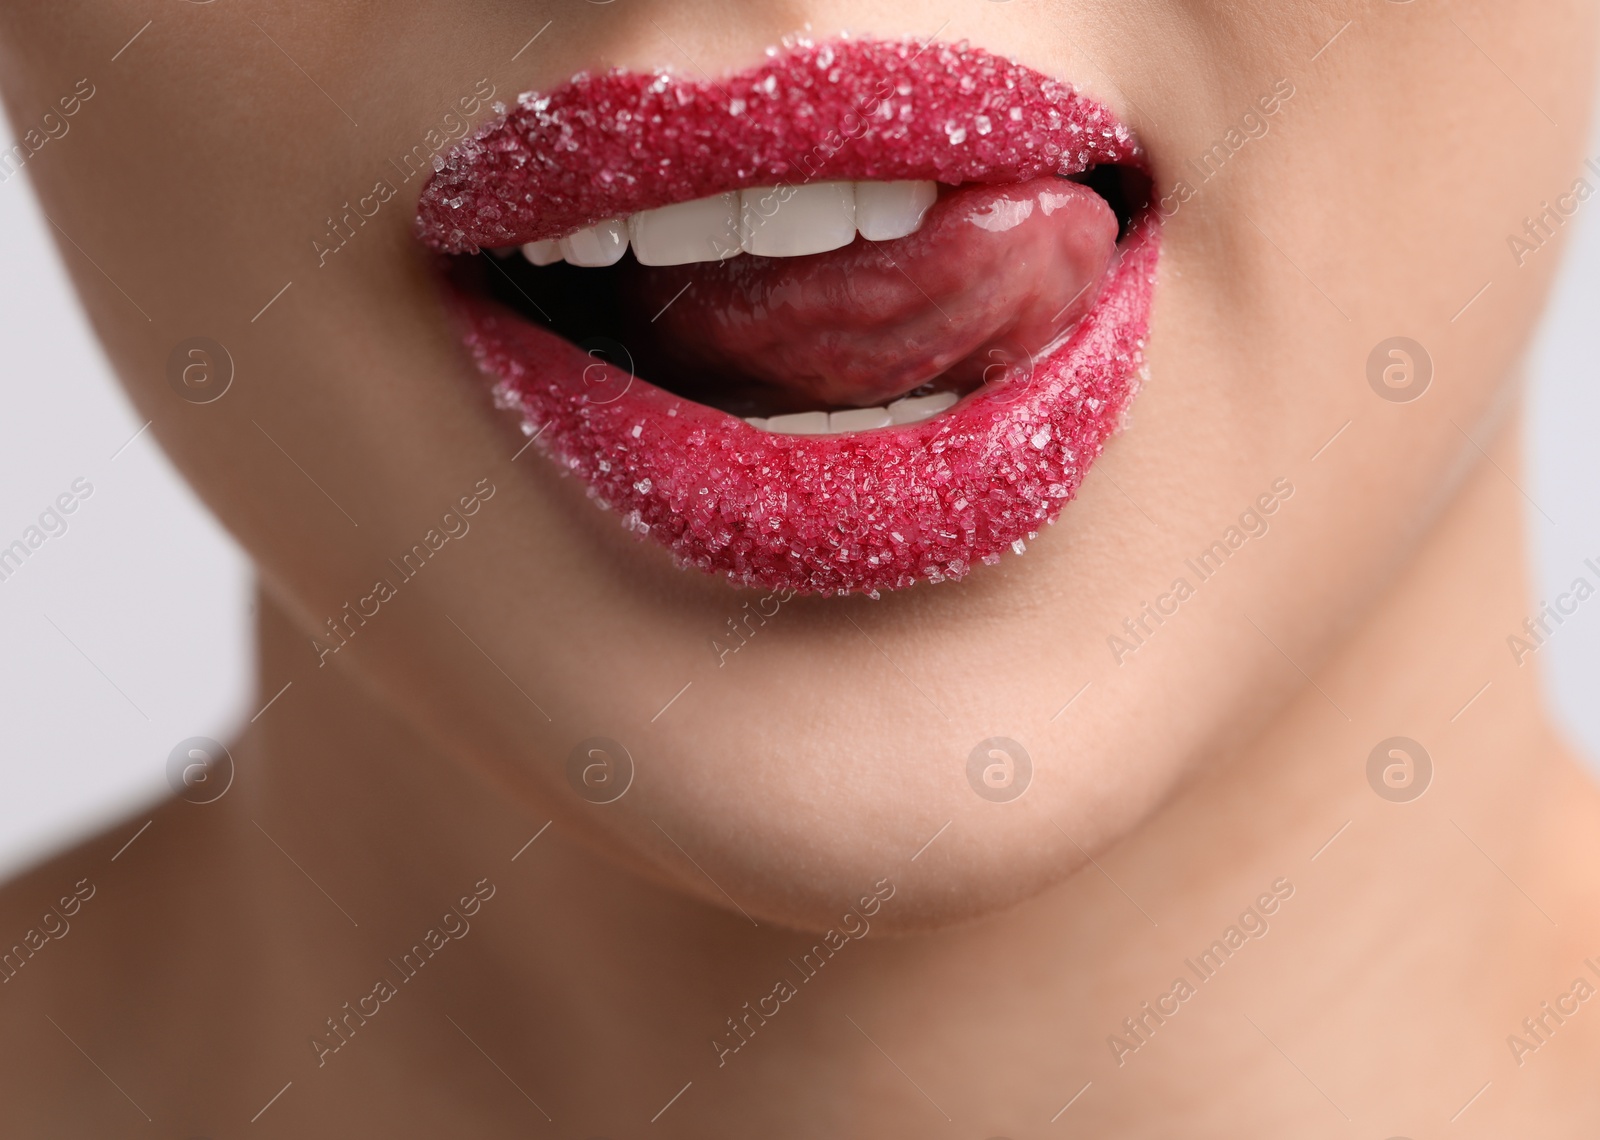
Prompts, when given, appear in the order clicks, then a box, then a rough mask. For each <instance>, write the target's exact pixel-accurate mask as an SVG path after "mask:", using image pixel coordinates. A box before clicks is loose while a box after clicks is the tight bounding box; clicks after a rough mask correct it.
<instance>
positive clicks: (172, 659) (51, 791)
mask: <svg viewBox="0 0 1600 1140" xmlns="http://www.w3.org/2000/svg"><path fill="white" fill-rule="evenodd" d="M1589 154H1590V155H1592V156H1600V132H1596V135H1595V137H1594V138H1593V139H1592V140H1591V144H1590V147H1589ZM1597 215H1600V198H1596V199H1593V200H1591V201H1590V202H1589V203H1587V204H1586V205H1585V206H1584V207H1583V208H1582V209H1581V210H1580V212H1579V214H1578V216H1577V217H1576V219H1575V221H1574V222H1573V223H1571V224H1570V225H1569V228H1575V229H1576V232H1575V233H1573V234H1572V235H1571V238H1572V239H1574V240H1573V241H1572V244H1571V246H1570V247H1569V249H1568V251H1567V255H1566V262H1565V266H1564V269H1563V273H1562V280H1561V284H1560V286H1559V288H1558V292H1557V295H1556V298H1555V302H1554V304H1553V306H1552V307H1551V309H1550V311H1549V313H1548V315H1547V317H1546V321H1545V326H1544V328H1543V331H1542V333H1541V336H1540V339H1539V342H1538V345H1537V348H1536V350H1535V352H1534V354H1533V357H1532V359H1531V362H1530V364H1531V381H1532V385H1533V392H1532V402H1531V413H1532V414H1531V417H1530V422H1529V435H1530V437H1531V438H1530V441H1529V442H1530V447H1529V460H1528V470H1527V471H1525V472H1520V473H1515V474H1516V476H1517V478H1518V481H1519V482H1520V483H1521V485H1522V487H1523V489H1524V491H1525V492H1526V493H1527V494H1528V495H1529V497H1530V498H1532V499H1533V500H1534V502H1536V503H1537V504H1538V505H1539V508H1540V510H1542V511H1543V513H1544V514H1546V515H1548V516H1549V518H1550V520H1552V521H1546V520H1545V519H1544V518H1543V517H1541V515H1540V513H1539V511H1534V510H1530V511H1529V520H1530V521H1529V528H1530V535H1531V538H1532V541H1533V549H1534V551H1535V555H1536V559H1537V563H1538V565H1537V574H1538V581H1537V589H1538V591H1539V597H1540V598H1543V597H1554V596H1555V594H1557V593H1559V592H1560V591H1561V590H1563V589H1565V587H1566V586H1567V584H1569V583H1570V582H1571V581H1572V579H1573V578H1574V577H1575V576H1577V575H1578V574H1579V573H1580V572H1582V562H1583V559H1584V558H1586V557H1595V558H1596V561H1597V562H1600V494H1597V493H1596V492H1597V490H1600V442H1597V436H1600V389H1597V386H1596V384H1595V376H1596V372H1597V370H1600V367H1597V362H1600V332H1597V329H1596V314H1597V313H1600V216H1597ZM0 250H3V251H4V254H5V256H4V260H3V261H0V346H3V348H4V355H3V358H0V359H4V361H5V365H4V376H5V389H4V399H3V402H0V408H3V414H0V546H3V545H6V544H8V543H10V541H11V540H12V539H14V538H16V537H18V536H19V535H20V534H21V532H22V530H23V528H25V527H27V526H28V525H30V524H31V523H33V522H34V521H35V519H36V517H37V516H38V514H39V512H40V511H41V510H43V509H44V508H45V507H46V506H48V505H49V504H50V502H51V501H52V500H53V499H54V498H55V497H56V496H57V495H58V494H60V493H61V492H63V491H65V490H66V489H67V488H68V486H69V485H70V484H71V483H72V481H73V480H74V479H76V478H79V477H82V478H86V479H88V480H89V482H90V483H92V484H93V486H94V492H93V494H92V495H91V496H90V497H89V499H88V500H87V501H86V502H84V503H83V504H82V505H81V506H80V507H79V509H78V510H77V512H76V513H75V514H74V515H73V516H72V517H71V520H70V521H71V524H72V525H71V529H70V530H69V531H68V532H67V533H66V534H65V535H63V536H61V537H59V538H54V539H51V540H50V541H49V542H47V543H46V544H45V545H44V546H43V547H42V548H40V549H39V550H38V551H37V552H36V553H35V554H34V556H33V557H32V558H30V559H29V560H28V561H27V562H26V563H25V564H24V565H23V567H22V569H21V571H20V572H18V573H17V574H16V575H15V576H14V577H12V578H11V579H9V580H7V581H5V582H0V876H4V875H7V874H9V873H11V872H13V871H15V870H17V869H20V868H21V867H23V866H25V865H27V864H29V863H31V862H33V861H35V860H37V859H38V858H40V857H41V856H42V855H43V854H45V853H47V852H49V851H50V850H52V849H53V848H55V847H57V846H58V845H60V844H62V843H64V842H66V841H67V840H69V839H70V838H71V837H72V836H74V835H76V834H79V833H81V832H84V831H87V830H90V829H92V828H94V827H95V826H96V825H97V824H100V823H102V822H105V821H109V820H111V819H114V818H116V817H117V816H119V815H122V814H123V813H125V812H128V811H131V810H132V809H133V808H135V807H136V806H137V805H139V804H140V803H142V802H147V801H150V800H153V799H155V798H157V797H159V796H161V795H163V794H165V793H166V777H165V769H166V759H167V754H168V752H169V751H170V750H171V749H172V747H173V745H174V744H176V743H177V742H178V741H180V740H182V739H184V738H186V737H190V736H212V737H216V738H218V739H222V740H226V739H228V737H229V736H230V734H231V733H232V732H233V731H234V730H235V729H236V728H237V727H238V726H239V725H240V724H242V723H243V722H244V721H245V720H246V719H247V718H248V717H249V716H250V715H252V713H254V712H255V711H256V710H255V709H254V708H253V707H251V706H252V704H253V701H254V693H253V684H254V678H253V676H252V671H251V662H250V636H251V631H250V622H251V614H250V607H251V604H252V599H251V594H250V577H249V574H250V571H249V565H248V563H247V561H246V560H245V558H244V556H243V554H242V553H241V552H240V550H239V549H238V548H237V547H236V546H235V545H234V544H233V542H232V540H231V539H230V538H229V537H228V536H227V535H226V534H225V533H224V532H223V531H222V529H221V528H220V527H219V526H218V525H217V523H216V522H215V521H214V520H213V519H212V518H211V516H210V515H208V514H207V513H206V512H205V510H204V509H203V508H202V507H201V506H200V504H199V501H198V500H197V499H196V498H195V496H194V494H193V493H192V492H191V491H190V490H189V489H188V488H187V487H186V486H185V485H184V484H183V482H182V481H181V480H180V479H179V478H178V476H177V475H176V473H175V472H174V471H173V469H172V467H171V465H170V464H168V462H167V461H166V459H165V457H164V456H163V455H162V454H161V452H160V450H159V449H158V448H157V447H156V445H155V441H154V440H153V438H152V437H151V434H150V432H148V431H146V432H144V433H143V434H142V435H138V436H137V438H135V435H136V433H138V432H139V431H140V427H141V424H142V423H143V422H144V421H143V419H142V418H141V417H139V416H137V415H136V414H135V412H134V410H133V408H132V407H131V405H130V404H129V403H128V401H127V399H126V398H125V397H124V396H123V395H122V393H121V391H120V389H119V388H118V387H117V385H116V383H115V381H114V380H113V379H112V377H111V374H110V371H109V369H108V367H107V365H106V361H105V358H104V356H103V355H102V353H101V351H100V347H99V344H98V343H97V342H96V341H95V339H94V337H93V335H92V333H91V331H90V329H89V327H88V324H87V322H86V321H85V319H84V316H83V313H82V311H81V310H80V308H79V306H78V302H77V299H76V298H75V297H74V296H73V294H72V292H71V289H70V287H69V285H68V283H67V279H66V276H65V274H64V272H63V270H62V268H61V264H60V260H59V258H58V257H57V255H56V252H55V249H54V247H53V244H52V243H51V241H50V239H49V223H48V222H47V221H46V220H45V219H44V217H43V216H42V215H41V214H40V212H39V208H38V205H37V203H36V202H35V201H34V198H33V195H32V191H31V188H30V187H29V186H28V185H27V184H26V182H25V180H24V179H22V178H13V179H11V180H10V181H8V182H5V183H3V184H0ZM1535 256H1549V253H1548V251H1546V252H1543V253H1541V254H1537V255H1535ZM1508 264H1509V262H1508ZM156 366H159V365H156ZM130 439H132V440H133V442H132V443H129V442H128V441H129V440H130ZM1536 602H1537V599H1529V612H1530V613H1532V612H1533V610H1534V607H1535V604H1536ZM1507 632H1508V633H1509V632H1510V631H1507ZM1538 657H1539V660H1540V663H1541V664H1542V666H1543V667H1544V668H1545V670H1546V671H1547V676H1548V678H1549V685H1550V690H1551V697H1552V700H1553V702H1554V704H1555V707H1556V709H1557V711H1558V713H1559V714H1560V715H1561V717H1562V718H1563V719H1564V721H1565V722H1566V723H1567V725H1568V726H1569V728H1570V729H1571V731H1572V734H1573V735H1574V737H1575V738H1576V739H1577V741H1578V742H1579V743H1580V744H1582V745H1583V746H1584V747H1585V748H1586V749H1587V751H1588V753H1589V754H1590V755H1591V756H1600V702H1596V701H1595V700H1594V698H1593V694H1594V692H1595V688H1596V683H1597V682H1600V605H1595V606H1588V607H1584V608H1582V609H1580V610H1579V611H1578V613H1577V615H1576V616H1575V617H1573V618H1569V619H1568V620H1567V622H1566V624H1565V625H1563V626H1562V627H1561V628H1560V630H1559V631H1558V632H1557V634H1556V636H1555V637H1553V638H1552V639H1551V641H1550V642H1549V643H1548V644H1547V645H1546V646H1545V647H1544V648H1543V649H1542V650H1541V651H1540V652H1539V654H1538Z"/></svg>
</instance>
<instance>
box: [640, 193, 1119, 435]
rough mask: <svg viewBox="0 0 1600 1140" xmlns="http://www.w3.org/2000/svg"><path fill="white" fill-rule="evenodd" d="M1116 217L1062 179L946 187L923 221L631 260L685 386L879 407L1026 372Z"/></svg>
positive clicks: (1088, 282)
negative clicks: (799, 245)
mask: <svg viewBox="0 0 1600 1140" xmlns="http://www.w3.org/2000/svg"><path fill="white" fill-rule="evenodd" d="M1117 229H1118V224H1117V218H1116V215H1115V213H1114V212H1113V211H1112V209H1111V207H1110V206H1109V205H1108V204H1107V202H1106V201H1105V199H1104V198H1102V197H1101V196H1100V195H1099V194H1097V193H1095V192H1094V191H1093V190H1092V189H1090V188H1089V187H1087V186H1084V185H1082V184H1080V183H1077V182H1071V181H1068V180H1066V179H1062V178H1055V177H1045V178H1036V179H1032V180H1030V181H1027V182H1021V183H1014V184H1011V185H1004V186H965V187H959V188H954V189H949V188H945V189H944V190H943V193H942V194H941V196H940V199H939V201H938V202H937V203H936V204H935V205H934V206H933V207H932V208H931V209H930V210H929V212H928V215H927V217H926V218H925V219H924V221H923V224H922V227H921V228H920V229H919V230H918V231H917V232H916V233H914V234H911V235H909V236H907V237H904V238H899V239H896V240H894V241H886V242H871V241H867V240H865V239H863V238H857V239H856V241H855V242H853V243H852V244H850V245H848V246H845V247H844V248H842V249H838V250H834V251H833V252H831V253H823V254H815V255H812V256H809V257H796V258H771V257H757V256H751V255H746V256H741V257H736V258H731V259H729V260H727V261H722V262H707V263H702V264H698V265H686V266H672V267H663V268H654V267H644V266H637V265H635V266H630V267H629V269H628V273H629V274H630V279H629V281H628V290H627V292H628V293H631V294H632V296H633V299H634V300H635V301H636V302H637V306H638V308H639V310H640V311H641V312H643V311H648V312H652V313H654V312H656V311H657V310H658V309H659V308H660V307H661V304H662V303H664V302H665V301H666V300H667V299H668V298H672V297H674V296H675V295H678V294H679V293H680V292H681V297H680V299H679V300H677V302H676V303H675V304H672V305H671V306H670V307H669V308H668V309H667V311H666V312H665V313H664V314H662V315H661V316H660V319H659V321H657V322H652V323H651V325H650V326H649V328H648V329H647V330H645V332H644V335H646V336H648V337H649V338H650V339H651V340H652V341H653V342H654V343H655V345H656V347H657V348H658V349H659V351H660V352H661V353H662V355H663V356H665V357H666V358H668V359H670V360H671V361H673V363H674V364H675V365H676V366H677V368H678V369H679V370H680V371H681V374H682V375H683V376H685V377H694V378H695V379H694V380H693V382H692V384H691V385H690V386H691V387H693V388H694V389H695V391H693V392H685V394H688V395H693V396H695V398H700V399H705V400H707V402H711V403H714V404H716V405H717V406H719V407H724V408H725V409H726V410H729V411H734V412H737V413H738V414H741V415H751V414H755V415H767V414H773V413H778V412H790V411H807V410H813V409H842V408H861V407H874V406H884V405H886V404H888V403H889V402H891V401H893V400H896V399H899V398H901V397H904V396H906V395H908V394H910V393H912V392H916V391H917V390H918V389H925V390H928V391H934V390H939V391H956V392H966V391H970V390H972V389H974V388H976V387H978V386H979V385H980V384H984V383H990V384H992V383H995V382H996V381H997V380H1003V379H1004V377H1006V376H1009V375H1012V374H1013V370H1015V369H1017V368H1019V367H1026V366H1027V365H1028V364H1030V363H1031V361H1032V360H1033V359H1034V357H1035V356H1036V355H1037V354H1038V353H1039V352H1040V351H1042V350H1044V349H1046V348H1047V347H1049V346H1051V345H1053V344H1055V343H1056V342H1058V341H1059V340H1061V338H1062V337H1063V335H1064V334H1065V333H1067V332H1068V331H1069V330H1070V329H1071V328H1072V326H1073V325H1075V324H1076V323H1077V322H1078V321H1079V320H1080V319H1081V318H1082V317H1083V316H1084V314H1085V313H1087V312H1088V310H1089V309H1090V308H1091V307H1092V306H1093V304H1094V301H1095V299H1096V297H1097V295H1098V292H1099V286H1100V282H1101V280H1102V278H1103V277H1104V276H1105V272H1106V270H1107V268H1108V267H1109V266H1110V264H1111V259H1112V257H1113V256H1114V255H1115V252H1116V241H1117Z"/></svg>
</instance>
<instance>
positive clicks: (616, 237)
mask: <svg viewBox="0 0 1600 1140" xmlns="http://www.w3.org/2000/svg"><path fill="white" fill-rule="evenodd" d="M626 252H628V224H627V223H626V222H625V221H623V220H622V219H621V218H612V219H611V220H610V221H606V222H599V223H597V224H595V225H592V226H590V227H589V228H588V229H583V230H579V231H578V232H577V233H574V234H568V235H567V236H566V237H564V238H562V239H561V256H562V257H564V258H566V259H567V260H568V261H569V262H571V263H572V264H573V265H589V266H601V265H615V264H616V263H617V262H618V261H619V260H621V258H622V255H623V254H624V253H626Z"/></svg>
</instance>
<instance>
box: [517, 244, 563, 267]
mask: <svg viewBox="0 0 1600 1140" xmlns="http://www.w3.org/2000/svg"><path fill="white" fill-rule="evenodd" d="M522 256H523V257H526V258H527V259H528V260H529V261H530V262H532V263H533V264H534V265H554V264H555V263H556V262H558V261H560V260H561V247H560V246H559V245H558V244H557V243H556V242H555V240H554V239H551V238H546V239H545V240H544V241H530V242H529V243H528V244H527V245H525V246H523V247H522Z"/></svg>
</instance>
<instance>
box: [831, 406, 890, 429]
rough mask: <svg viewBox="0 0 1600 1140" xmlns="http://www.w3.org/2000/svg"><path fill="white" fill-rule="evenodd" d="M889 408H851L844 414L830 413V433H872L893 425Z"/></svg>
mask: <svg viewBox="0 0 1600 1140" xmlns="http://www.w3.org/2000/svg"><path fill="white" fill-rule="evenodd" d="M893 422H894V421H892V420H891V419H890V418H889V409H888V408H851V409H849V410H848V411H843V412H829V413H828V431H829V432H830V433H838V432H845V431H871V430H872V429H873V428H881V427H888V426H889V425H890V424H891V423H893Z"/></svg>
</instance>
